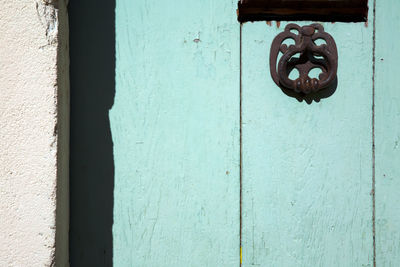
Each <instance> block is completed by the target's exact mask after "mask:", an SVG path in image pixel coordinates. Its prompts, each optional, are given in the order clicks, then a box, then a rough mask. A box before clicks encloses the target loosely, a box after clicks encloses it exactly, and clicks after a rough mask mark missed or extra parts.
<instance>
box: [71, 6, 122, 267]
mask: <svg viewBox="0 0 400 267" xmlns="http://www.w3.org/2000/svg"><path fill="white" fill-rule="evenodd" d="M68 9H69V23H70V60H71V65H70V76H71V139H70V149H71V151H70V236H69V237H70V249H69V250H70V264H71V267H75V266H85V267H87V266H97V267H100V266H112V256H113V255H112V253H113V244H112V241H113V239H112V224H113V205H114V201H113V198H114V196H113V190H114V158H113V143H112V139H111V130H110V121H109V117H108V111H109V109H110V108H111V107H112V105H113V102H114V95H115V13H114V12H115V0H107V1H98V0H70V3H69V8H68Z"/></svg>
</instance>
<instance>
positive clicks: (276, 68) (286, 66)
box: [270, 23, 338, 95]
mask: <svg viewBox="0 0 400 267" xmlns="http://www.w3.org/2000/svg"><path fill="white" fill-rule="evenodd" d="M293 31H297V32H298V34H295V33H294V32H293ZM286 39H293V40H294V42H295V44H294V45H289V46H287V45H286V44H284V43H283V42H284V41H285V40H286ZM318 39H322V40H324V41H325V42H326V44H321V45H317V44H316V42H315V41H316V40H318ZM279 52H282V56H281V58H280V59H279V62H278V65H277V60H278V55H279ZM298 54H299V55H300V56H299V57H295V56H296V55H298ZM337 64H338V56H337V48H336V43H335V41H334V40H333V38H332V36H331V35H330V34H328V33H326V32H325V31H324V28H323V27H322V25H320V24H317V23H315V24H311V25H307V26H303V27H300V26H299V25H297V24H288V25H287V26H286V27H285V30H284V32H282V33H280V34H278V35H277V36H276V37H275V39H274V40H273V42H272V45H271V51H270V71H271V76H272V78H273V80H274V82H275V83H276V84H277V85H278V86H280V87H281V88H282V87H283V88H284V89H289V90H293V91H294V92H296V93H299V94H303V95H306V94H310V93H314V92H317V91H319V90H322V89H325V88H327V87H329V86H330V85H331V84H332V83H333V82H334V81H335V80H336V73H337ZM294 68H296V69H297V70H298V71H299V77H298V78H297V79H295V80H292V79H290V78H289V74H290V72H291V71H292V70H293V69H294ZM315 68H319V69H321V70H322V72H321V73H320V75H319V77H318V78H319V79H317V78H310V77H309V72H310V71H311V70H312V69H315Z"/></svg>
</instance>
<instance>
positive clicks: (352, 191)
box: [242, 22, 373, 267]
mask: <svg viewBox="0 0 400 267" xmlns="http://www.w3.org/2000/svg"><path fill="white" fill-rule="evenodd" d="M299 24H300V25H307V24H309V23H305V22H299ZM285 25H286V23H282V26H281V27H280V28H277V27H276V26H275V23H274V25H273V26H268V25H267V24H266V23H265V22H256V23H246V24H244V25H243V27H242V75H243V76H242V86H243V87H242V101H243V111H242V116H243V124H242V128H243V130H242V131H243V166H242V169H243V188H242V190H243V266H246V267H247V266H372V263H373V247H372V200H371V195H370V192H371V188H372V183H371V181H372V180H371V169H372V165H371V164H372V163H371V159H372V155H371V153H372V152H371V150H372V149H371V147H372V121H371V118H372V116H371V115H372V112H371V106H372V27H365V25H364V24H363V23H357V24H354V23H351V24H346V23H335V24H331V23H324V24H323V26H324V28H325V30H326V31H327V32H328V33H330V34H331V35H332V36H333V37H334V39H335V41H336V44H337V47H338V54H339V66H338V86H337V89H336V92H335V93H334V94H333V95H332V96H330V97H328V98H325V99H322V100H320V102H313V103H311V104H307V103H306V102H304V101H303V102H299V101H298V100H296V99H295V98H291V97H289V96H287V95H285V94H284V93H283V92H282V91H281V90H280V89H279V88H278V87H277V86H276V85H275V83H274V82H273V80H272V78H271V76H270V71H269V61H268V60H269V48H270V45H271V42H272V40H273V38H274V37H275V36H276V35H277V34H278V33H279V32H281V31H282V30H283V28H284V27H285Z"/></svg>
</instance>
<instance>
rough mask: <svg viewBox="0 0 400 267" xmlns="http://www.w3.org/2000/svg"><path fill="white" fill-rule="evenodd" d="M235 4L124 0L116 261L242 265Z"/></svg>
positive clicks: (114, 121)
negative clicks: (240, 256)
mask: <svg viewBox="0 0 400 267" xmlns="http://www.w3.org/2000/svg"><path fill="white" fill-rule="evenodd" d="M236 4H237V3H236V1H219V0H205V1H197V0H186V1H181V3H176V2H174V3H172V2H167V1H156V0H138V1H130V0H117V8H116V60H117V62H116V96H115V104H114V106H113V108H112V110H111V113H110V120H111V128H112V136H113V142H114V159H115V191H114V200H115V202H114V203H115V205H114V226H113V235H114V265H115V266H236V265H237V264H238V263H239V43H240V42H239V24H238V23H237V21H236V12H235V10H236Z"/></svg>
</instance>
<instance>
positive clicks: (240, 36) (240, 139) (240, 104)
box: [239, 23, 243, 267]
mask: <svg viewBox="0 0 400 267" xmlns="http://www.w3.org/2000/svg"><path fill="white" fill-rule="evenodd" d="M239 42H240V45H239V113H240V114H239V154H240V155H239V186H240V190H239V191H240V192H239V201H240V206H239V214H240V215H239V217H240V218H239V227H240V229H239V253H240V255H239V257H240V261H239V267H241V266H242V198H243V190H242V180H243V166H242V165H243V142H242V141H243V140H242V23H240V34H239Z"/></svg>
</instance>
